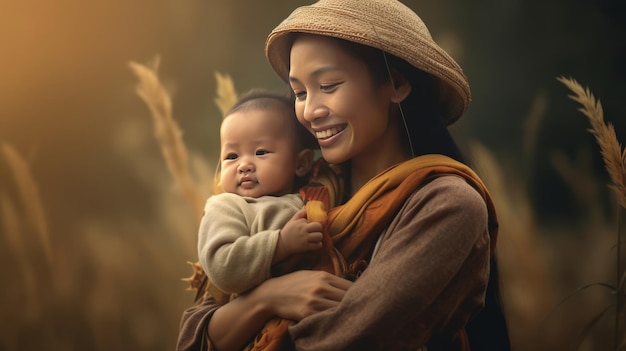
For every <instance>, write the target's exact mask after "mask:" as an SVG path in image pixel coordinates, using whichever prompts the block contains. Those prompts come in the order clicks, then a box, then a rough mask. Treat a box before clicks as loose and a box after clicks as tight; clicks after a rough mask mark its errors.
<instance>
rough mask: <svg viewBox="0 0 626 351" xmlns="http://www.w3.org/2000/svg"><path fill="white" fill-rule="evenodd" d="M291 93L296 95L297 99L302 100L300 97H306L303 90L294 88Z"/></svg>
mask: <svg viewBox="0 0 626 351" xmlns="http://www.w3.org/2000/svg"><path fill="white" fill-rule="evenodd" d="M293 95H294V96H295V97H296V99H297V100H302V99H304V98H306V93H305V92H304V91H295V90H294V92H293Z"/></svg>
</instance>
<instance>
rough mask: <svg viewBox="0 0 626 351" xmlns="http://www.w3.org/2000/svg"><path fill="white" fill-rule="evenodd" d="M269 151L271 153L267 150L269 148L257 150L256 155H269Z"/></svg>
mask: <svg viewBox="0 0 626 351" xmlns="http://www.w3.org/2000/svg"><path fill="white" fill-rule="evenodd" d="M269 153H270V152H269V151H267V150H257V152H256V155H257V156H263V155H267V154H269Z"/></svg>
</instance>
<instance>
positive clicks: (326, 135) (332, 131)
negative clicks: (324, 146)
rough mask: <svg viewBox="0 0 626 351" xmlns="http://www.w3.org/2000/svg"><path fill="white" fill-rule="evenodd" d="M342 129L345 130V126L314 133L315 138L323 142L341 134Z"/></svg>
mask: <svg viewBox="0 0 626 351" xmlns="http://www.w3.org/2000/svg"><path fill="white" fill-rule="evenodd" d="M344 129H346V126H339V127H332V128H329V129H326V130H321V131H319V132H315V137H317V138H318V139H320V140H325V139H328V138H330V137H332V136H334V135H337V134H339V133H341V132H342V131H343V130H344Z"/></svg>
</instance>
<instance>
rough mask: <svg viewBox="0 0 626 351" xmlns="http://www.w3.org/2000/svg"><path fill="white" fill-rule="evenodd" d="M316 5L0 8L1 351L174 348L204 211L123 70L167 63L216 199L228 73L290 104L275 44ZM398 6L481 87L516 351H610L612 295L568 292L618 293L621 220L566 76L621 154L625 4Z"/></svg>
mask: <svg viewBox="0 0 626 351" xmlns="http://www.w3.org/2000/svg"><path fill="white" fill-rule="evenodd" d="M306 3H308V2H303V1H295V0H289V1H287V0H266V1H253V0H231V1H228V2H218V1H214V0H208V1H193V0H179V1H172V0H160V1H146V0H131V1H127V0H125V1H122V0H109V1H103V0H94V1H78V0H56V1H32V0H26V1H17V0H4V1H3V2H2V3H0V147H1V150H0V151H1V153H0V210H1V212H0V281H2V283H1V284H0V285H1V286H2V287H1V288H0V351H5V350H6V351H13V350H41V349H44V350H87V349H91V350H171V349H173V348H174V343H175V339H176V335H177V330H178V323H179V320H180V315H181V312H182V311H183V310H184V309H185V308H186V307H187V306H189V305H190V304H191V302H192V299H193V294H192V293H191V292H189V291H186V290H185V289H186V287H187V285H186V284H185V283H184V282H182V281H181V278H183V277H187V276H189V275H190V274H191V269H190V267H189V265H188V264H187V263H186V261H193V260H195V257H194V256H195V239H196V223H197V215H198V213H197V210H196V208H194V207H193V206H190V205H189V202H188V201H187V198H186V197H185V196H183V195H182V192H181V190H182V189H181V186H180V184H179V185H178V186H177V185H176V182H175V179H174V178H173V177H172V173H171V172H170V171H169V170H168V167H167V164H166V162H165V160H164V158H163V155H162V154H161V148H160V144H159V142H158V141H157V138H155V132H154V121H153V119H152V117H151V114H150V111H149V109H148V108H147V107H146V105H145V103H144V102H143V101H142V100H141V99H140V98H139V96H138V95H137V94H136V91H135V88H136V84H137V82H138V80H137V76H136V75H135V74H134V72H133V71H132V70H131V69H130V67H129V62H131V61H133V62H138V63H142V64H147V63H148V62H151V61H152V60H153V59H154V58H155V57H156V56H159V57H160V66H159V70H158V74H159V77H160V78H161V81H162V83H163V85H164V86H165V88H166V89H167V91H168V92H169V94H170V96H171V99H172V100H171V101H172V104H173V117H174V119H175V121H176V123H178V126H179V128H180V130H181V131H182V133H183V134H182V138H183V141H184V144H185V147H186V150H187V152H188V155H189V168H190V169H191V177H192V179H193V181H194V182H195V183H194V184H195V185H196V186H197V191H198V194H199V196H200V197H206V196H208V194H210V191H211V188H210V180H211V179H210V177H211V174H212V171H213V169H214V165H215V163H214V160H215V157H216V155H217V147H218V125H219V122H220V119H221V112H220V110H219V109H218V107H217V105H216V103H215V97H216V95H217V85H218V84H217V80H216V76H215V75H216V72H221V73H223V74H228V75H230V77H231V78H232V81H233V82H234V84H235V89H236V90H237V91H238V92H243V91H245V90H248V89H250V88H253V87H267V88H271V89H276V90H280V89H283V88H284V86H283V85H282V83H281V82H280V81H279V80H278V78H276V77H275V76H274V74H273V72H272V71H271V69H270V68H269V65H268V64H267V63H266V61H265V58H264V53H263V47H264V41H265V37H266V35H267V34H268V33H269V32H270V30H271V29H272V28H273V27H274V26H275V25H276V24H278V23H279V22H280V20H282V18H284V17H285V16H286V15H288V14H289V13H290V11H291V10H292V9H293V8H294V7H295V6H296V5H300V4H306ZM405 3H406V4H407V5H409V6H410V7H411V8H413V9H415V10H416V11H417V12H418V13H419V14H420V15H421V17H422V19H424V21H425V22H426V23H427V25H428V26H429V28H430V30H431V33H432V34H433V36H434V38H435V40H436V41H438V42H439V43H440V45H441V46H443V47H444V48H445V49H446V50H448V52H449V53H450V54H451V55H452V56H453V57H455V58H456V59H457V60H458V62H459V63H460V64H461V66H462V67H464V70H465V72H466V74H467V76H468V78H469V81H470V85H471V87H472V92H473V101H472V104H471V106H470V109H469V111H468V112H467V113H466V115H465V116H464V117H463V118H462V119H461V120H460V121H459V122H458V123H456V124H455V125H454V126H453V127H452V128H451V130H452V132H453V134H454V135H455V136H456V138H457V140H458V141H459V144H460V145H461V146H462V148H463V149H464V150H465V152H466V154H467V155H468V156H469V157H470V158H471V159H472V161H473V162H474V164H475V165H476V168H477V170H478V171H479V174H480V175H481V176H482V177H483V178H484V180H485V181H486V182H487V185H488V186H489V187H490V189H491V191H492V193H493V195H494V197H495V199H496V202H497V204H498V210H499V214H500V221H501V234H500V243H499V248H498V250H499V260H500V263H501V271H502V272H501V274H502V280H503V283H504V299H505V301H504V303H505V306H506V311H507V317H508V320H509V327H510V329H511V336H512V339H513V344H514V347H515V350H520V351H524V350H533V351H540V350H574V349H578V350H609V349H611V347H612V345H613V340H614V334H615V326H614V323H615V307H612V308H611V307H609V308H608V309H607V313H606V314H604V315H602V316H601V317H600V318H598V319H597V323H595V324H593V325H592V326H591V327H590V328H587V327H586V326H587V325H588V324H589V323H590V322H594V321H596V319H594V318H595V316H596V315H597V314H598V313H600V312H601V311H603V310H604V309H605V308H606V307H607V306H609V305H610V304H611V303H614V302H615V296H614V295H611V294H610V292H609V291H608V289H606V287H604V286H599V285H595V286H591V287H590V288H587V289H582V290H580V291H579V292H578V293H576V294H574V295H573V296H572V294H573V293H575V292H577V291H578V290H577V289H579V288H580V287H583V286H585V285H586V284H591V283H597V282H604V283H607V284H612V285H615V281H616V276H615V275H616V256H617V252H618V249H617V248H616V242H617V239H616V237H617V233H618V230H619V227H620V226H621V227H622V228H621V232H622V234H623V233H624V230H625V228H624V227H625V225H624V224H623V223H624V222H625V220H624V219H625V218H626V217H625V215H626V214H625V213H624V210H623V209H620V208H619V207H618V205H617V203H616V198H615V194H614V193H613V192H611V191H610V190H609V189H608V188H607V186H606V185H607V184H608V183H609V182H610V179H609V177H608V175H607V173H606V171H605V169H604V165H603V162H602V157H601V156H600V154H599V151H598V146H597V144H596V141H595V140H594V138H593V136H592V135H591V134H590V133H589V132H588V130H587V129H588V128H589V127H590V126H589V122H588V121H587V119H586V118H585V117H584V116H583V115H582V114H581V113H580V112H578V111H577V109H578V107H579V106H578V105H577V104H576V103H575V102H573V101H572V100H570V99H569V98H568V95H569V94H570V91H569V90H568V89H567V88H566V87H565V86H563V85H562V84H561V83H559V82H558V81H557V80H556V77H558V76H566V77H572V78H574V79H576V80H577V81H578V82H580V83H581V84H582V85H584V86H588V87H589V88H590V89H591V91H592V92H593V93H594V94H595V96H596V97H598V98H599V99H600V100H601V101H602V104H603V107H604V115H605V119H606V120H607V121H608V122H611V123H613V124H614V125H615V129H616V133H617V137H618V139H619V140H621V141H622V142H624V141H626V104H625V103H624V102H623V99H624V96H626V84H625V82H626V65H625V63H626V2H624V1H623V0H601V1H595V0H567V1H566V0H526V1H524V0H507V1H488V2H484V1H475V0H463V1H452V0H440V1H437V2H432V1H425V0H414V1H408V0H407V1H405ZM620 213H621V214H620ZM620 218H621V222H620V221H619V219H620ZM622 251H624V250H623V249H622ZM623 256H624V255H623V254H622V257H623ZM622 266H623V265H622ZM568 296H572V297H571V298H567V297H568ZM622 304H623V299H622ZM622 310H623V309H622ZM618 329H619V334H620V336H621V337H622V338H623V336H624V326H623V325H621V326H620V327H619V328H618ZM623 349H626V346H624V347H623Z"/></svg>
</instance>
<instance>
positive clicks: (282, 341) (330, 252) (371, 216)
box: [246, 155, 498, 351]
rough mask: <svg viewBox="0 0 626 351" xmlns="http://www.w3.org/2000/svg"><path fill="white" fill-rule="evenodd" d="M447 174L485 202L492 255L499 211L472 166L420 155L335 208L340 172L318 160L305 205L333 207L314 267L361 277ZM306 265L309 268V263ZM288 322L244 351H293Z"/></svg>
mask: <svg viewBox="0 0 626 351" xmlns="http://www.w3.org/2000/svg"><path fill="white" fill-rule="evenodd" d="M443 175H458V176H461V177H463V178H464V179H465V180H466V181H467V182H468V183H469V184H470V185H471V186H472V187H474V188H475V189H476V190H477V191H478V193H479V194H480V195H481V196H482V197H483V199H484V200H485V203H486V204H487V209H488V213H489V233H490V236H491V252H492V254H493V252H494V251H493V250H494V249H495V244H496V236H497V230H498V221H497V218H496V213H495V207H494V204H493V201H492V199H491V196H490V195H489V192H488V191H487V188H486V187H485V185H484V184H483V182H482V181H481V180H480V178H479V177H478V176H477V175H476V173H475V172H474V171H473V170H472V169H470V168H469V167H468V166H466V165H464V164H462V163H460V162H458V161H455V160H453V159H451V158H449V157H447V156H443V155H424V156H418V157H415V158H412V159H410V160H408V161H405V162H403V163H400V164H397V165H394V166H392V167H390V168H388V169H387V170H385V171H383V172H382V173H380V174H379V175H377V176H376V177H374V178H372V179H371V180H370V181H369V182H367V183H366V184H365V185H364V186H363V187H362V188H361V189H359V190H358V191H357V192H356V193H355V194H354V196H352V198H351V199H350V200H349V201H348V202H346V203H345V204H343V205H340V206H335V207H333V205H334V203H336V202H337V201H339V199H341V194H342V192H343V189H342V188H343V186H342V183H341V182H340V181H338V178H337V177H336V174H334V173H333V172H332V170H331V169H330V168H329V167H328V165H327V164H325V163H324V162H323V161H322V160H320V161H319V163H318V164H317V166H316V173H315V174H314V177H313V179H312V182H311V185H310V186H308V187H305V188H303V189H302V191H301V194H302V195H303V198H304V200H305V201H321V202H322V203H323V204H324V205H325V206H326V208H331V209H330V211H328V219H327V222H326V226H325V235H326V236H327V237H326V241H325V243H324V248H325V250H324V253H325V255H322V262H321V264H320V262H319V261H318V263H317V264H314V267H313V268H315V269H324V270H328V271H331V272H333V273H335V274H339V275H345V274H347V275H350V276H354V277H356V276H358V274H359V272H358V271H357V270H359V269H364V268H363V266H359V262H364V261H366V260H368V259H369V255H370V254H371V250H372V249H373V247H374V244H375V242H376V241H377V240H378V238H379V237H380V235H381V234H382V232H383V231H384V230H385V228H387V226H389V224H390V223H391V221H392V220H393V218H394V217H395V216H396V214H397V213H398V211H399V210H400V208H401V206H402V205H403V204H404V203H405V202H406V200H407V199H408V198H409V196H410V195H411V194H413V193H414V192H415V191H416V190H417V189H418V188H420V187H421V186H423V185H424V184H426V183H427V182H428V181H429V180H432V179H433V178H435V177H439V176H443ZM318 257H319V256H318ZM329 257H330V261H331V262H332V263H333V266H332V267H330V269H329V268H328V265H327V264H326V265H325V264H324V262H326V263H328V258H329ZM325 258H326V260H325ZM337 261H339V262H340V266H343V263H344V262H345V263H347V266H348V267H349V268H348V272H345V271H342V272H339V271H337V268H336V267H337ZM307 263H308V264H310V263H311V261H307ZM333 267H334V268H333ZM344 267H345V266H344ZM293 268H294V267H291V269H293ZM308 268H309V269H310V268H311V266H309V267H308ZM289 323H290V322H289V321H286V320H282V319H279V318H275V319H273V320H271V321H270V322H268V324H266V326H265V327H264V329H263V330H262V331H261V332H260V333H259V334H258V335H257V337H256V338H255V341H254V342H253V344H252V345H249V346H248V348H246V350H264V351H269V350H286V349H292V348H293V345H292V344H291V342H290V340H289V335H288V332H287V327H288V325H289ZM457 339H459V340H458V341H459V342H460V344H462V345H463V346H461V347H459V348H460V349H461V350H468V349H469V344H468V343H467V334H466V333H465V331H464V330H461V331H460V332H459V335H457Z"/></svg>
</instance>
